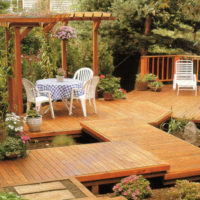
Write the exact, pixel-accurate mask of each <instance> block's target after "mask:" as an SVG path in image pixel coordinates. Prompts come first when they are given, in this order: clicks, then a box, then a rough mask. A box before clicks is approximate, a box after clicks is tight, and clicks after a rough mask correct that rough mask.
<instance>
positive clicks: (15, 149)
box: [0, 113, 29, 160]
mask: <svg viewBox="0 0 200 200" xmlns="http://www.w3.org/2000/svg"><path fill="white" fill-rule="evenodd" d="M24 123H25V118H23V117H20V116H18V115H16V114H15V113H11V114H7V115H6V120H5V124H6V135H7V137H6V139H5V140H4V141H3V142H1V143H0V160H4V159H13V158H17V157H25V156H26V144H27V141H28V140H29V137H28V136H26V135H25V134H24V132H23V131H24Z"/></svg>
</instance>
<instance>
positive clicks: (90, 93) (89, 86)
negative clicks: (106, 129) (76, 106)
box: [69, 76, 99, 117]
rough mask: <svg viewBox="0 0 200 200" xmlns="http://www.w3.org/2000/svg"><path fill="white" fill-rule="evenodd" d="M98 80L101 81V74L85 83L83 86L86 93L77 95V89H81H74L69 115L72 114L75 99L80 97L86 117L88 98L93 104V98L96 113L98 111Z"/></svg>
mask: <svg viewBox="0 0 200 200" xmlns="http://www.w3.org/2000/svg"><path fill="white" fill-rule="evenodd" d="M98 82H99V76H94V77H93V78H92V79H90V80H88V81H87V82H86V83H85V85H84V86H83V89H84V94H83V95H81V96H75V91H77V90H80V89H76V88H74V89H72V93H71V100H70V108H69V115H71V114H72V107H73V100H74V99H78V100H80V101H81V106H82V110H83V115H84V117H86V116H87V111H86V100H89V103H90V105H91V100H92V103H93V106H94V111H95V113H97V108H96V102H95V95H96V87H97V84H98Z"/></svg>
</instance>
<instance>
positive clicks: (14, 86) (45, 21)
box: [0, 12, 115, 114]
mask: <svg viewBox="0 0 200 200" xmlns="http://www.w3.org/2000/svg"><path fill="white" fill-rule="evenodd" d="M114 19H115V18H114V17H113V16H112V14H111V13H104V12H69V13H65V14H47V15H44V16H40V15H39V16H20V15H15V14H1V15H0V26H3V27H5V28H6V31H5V41H6V47H5V48H6V49H8V41H9V39H10V36H9V35H10V34H9V28H11V27H13V28H14V34H15V36H14V38H15V42H14V45H15V47H14V49H15V64H14V66H13V73H14V77H13V78H9V79H8V90H9V91H8V92H9V103H10V110H11V111H13V112H16V113H17V114H23V102H22V66H21V47H20V43H21V40H23V38H24V37H25V36H26V35H27V34H28V33H29V32H30V31H31V30H32V28H33V27H42V28H43V29H44V34H45V35H46V34H47V33H48V32H49V31H50V30H51V29H52V28H53V27H54V26H55V25H56V23H57V22H62V23H63V24H64V25H67V23H68V22H69V21H86V20H87V21H88V20H89V21H93V71H94V75H98V28H99V25H100V22H101V21H102V20H114ZM21 28H23V30H21ZM61 47H62V68H63V69H65V70H67V60H66V44H65V41H62V42H61Z"/></svg>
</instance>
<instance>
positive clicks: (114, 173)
mask: <svg viewBox="0 0 200 200" xmlns="http://www.w3.org/2000/svg"><path fill="white" fill-rule="evenodd" d="M169 168H170V166H169V165H168V164H162V165H157V166H148V167H141V168H135V169H127V170H116V171H111V172H104V173H97V174H88V175H82V176H76V178H77V179H78V180H79V181H80V182H88V181H95V180H102V179H110V178H117V177H125V176H130V175H134V174H151V173H156V172H164V173H166V172H167V170H169Z"/></svg>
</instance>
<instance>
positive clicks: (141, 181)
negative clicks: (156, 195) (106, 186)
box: [113, 175, 152, 200]
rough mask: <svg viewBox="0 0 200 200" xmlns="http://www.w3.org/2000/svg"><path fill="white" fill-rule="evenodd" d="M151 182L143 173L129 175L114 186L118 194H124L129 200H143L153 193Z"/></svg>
mask: <svg viewBox="0 0 200 200" xmlns="http://www.w3.org/2000/svg"><path fill="white" fill-rule="evenodd" d="M149 185H150V183H149V181H148V180H146V179H145V178H144V177H143V176H142V175H139V176H136V175H133V176H129V177H126V178H124V179H122V180H121V181H120V183H118V184H116V185H115V186H114V187H113V191H114V192H115V194H116V196H120V195H122V196H124V197H126V198H127V199H128V200H132V199H133V200H136V199H137V200H143V199H145V198H147V197H150V196H151V195H152V191H151V188H150V186H149Z"/></svg>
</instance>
